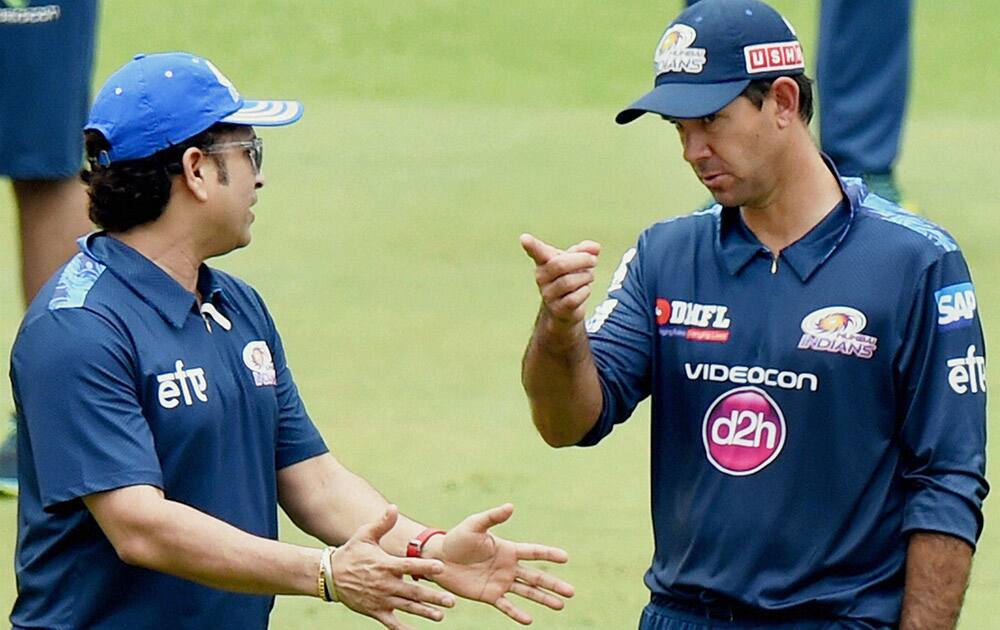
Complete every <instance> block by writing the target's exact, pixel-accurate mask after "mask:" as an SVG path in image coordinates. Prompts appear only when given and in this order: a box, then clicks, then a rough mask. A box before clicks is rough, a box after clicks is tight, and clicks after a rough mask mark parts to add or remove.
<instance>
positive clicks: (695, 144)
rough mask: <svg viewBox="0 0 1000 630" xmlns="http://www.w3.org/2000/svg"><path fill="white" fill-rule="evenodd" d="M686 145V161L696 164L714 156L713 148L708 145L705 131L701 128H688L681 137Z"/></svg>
mask: <svg viewBox="0 0 1000 630" xmlns="http://www.w3.org/2000/svg"><path fill="white" fill-rule="evenodd" d="M681 143H682V144H683V145H684V161H685V162H687V163H689V164H694V163H696V162H698V161H699V160H704V159H706V158H709V157H711V156H712V148H711V147H710V146H709V145H708V139H707V138H706V137H705V133H704V132H702V131H701V130H699V129H687V130H685V132H684V135H683V137H682V138H681Z"/></svg>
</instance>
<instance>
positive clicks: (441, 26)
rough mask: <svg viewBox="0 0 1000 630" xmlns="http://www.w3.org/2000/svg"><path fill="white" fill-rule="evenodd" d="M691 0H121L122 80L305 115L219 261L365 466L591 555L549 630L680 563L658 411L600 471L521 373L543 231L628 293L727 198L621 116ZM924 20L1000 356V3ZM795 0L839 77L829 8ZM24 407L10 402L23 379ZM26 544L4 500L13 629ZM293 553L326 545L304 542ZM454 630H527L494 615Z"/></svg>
mask: <svg viewBox="0 0 1000 630" xmlns="http://www.w3.org/2000/svg"><path fill="white" fill-rule="evenodd" d="M679 4H680V2H651V1H648V0H642V1H635V2H629V3H627V4H619V3H607V2H601V1H599V0H571V1H569V2H551V3H542V2H525V1H523V0H512V1H510V2H502V3H498V2H487V1H484V0H463V1H459V0H412V1H410V2H381V3H374V2H364V1H361V0H341V1H338V2H324V1H321V0H310V1H301V2H295V3H279V2H265V1H263V0H253V1H248V0H239V1H238V0H219V1H216V2H211V3H209V2H187V3H166V2H158V1H153V0H129V1H128V2H126V1H124V0H107V1H106V2H104V3H103V4H102V12H101V24H100V45H99V53H98V60H97V70H96V73H95V83H97V84H99V83H100V81H101V80H103V78H104V77H106V76H107V75H108V74H109V73H110V72H112V71H113V70H114V69H115V68H117V67H118V66H120V65H121V64H122V63H124V62H125V61H126V60H128V59H129V58H130V57H131V55H132V54H134V53H135V52H139V51H145V52H154V51H162V50H176V49H184V50H191V51H195V52H198V53H200V54H203V55H205V56H207V57H209V58H210V59H212V60H213V61H214V62H215V63H216V64H217V65H218V66H219V67H220V68H221V69H222V70H223V72H225V73H226V74H227V75H228V76H229V77H230V78H231V79H232V80H233V81H234V83H235V84H236V85H237V86H239V88H240V90H241V91H242V92H243V93H244V95H246V96H247V97H250V98H254V97H262V98H268V97H277V98H282V97H290V98H298V99H301V100H302V101H304V102H305V104H306V115H305V117H304V118H303V119H302V121H301V122H300V123H299V124H298V125H295V126H293V127H290V128H287V129H278V130H267V129H263V130H261V135H262V136H263V137H264V138H265V141H266V143H267V150H266V153H267V159H266V161H265V169H266V170H265V172H266V174H267V177H268V184H267V186H266V187H265V190H263V191H262V193H261V201H260V203H259V204H258V206H257V207H256V211H257V214H258V218H257V222H256V223H255V226H254V234H255V236H254V243H253V244H252V246H251V247H250V248H248V249H246V250H243V251H240V252H237V253H234V254H231V255H230V256H227V257H226V258H223V259H221V260H218V261H216V264H217V265H218V266H220V267H222V268H224V269H226V270H229V271H232V272H234V273H236V274H238V275H240V276H242V277H243V278H245V279H247V280H248V281H249V282H251V283H252V284H253V285H255V286H256V287H257V289H258V290H259V291H260V292H261V293H262V294H263V295H264V296H265V298H266V299H267V300H268V303H269V305H270V307H271V310H272V312H273V314H274V316H275V319H276V320H277V322H278V324H279V326H280V328H281V330H282V333H283V336H284V340H285V345H286V348H287V351H288V354H289V357H290V361H291V364H292V366H293V369H294V370H295V373H296V376H297V381H298V384H299V387H300V389H301V390H302V393H303V396H304V398H305V400H306V402H307V404H308V406H309V409H310V411H311V413H312V415H313V417H314V418H315V420H316V422H317V424H318V425H319V426H320V428H321V430H322V431H323V433H324V435H325V436H326V438H327V440H328V443H329V444H330V446H331V447H332V449H333V450H334V452H335V453H336V454H337V456H338V457H339V458H340V459H341V460H342V461H344V462H345V463H346V464H347V465H348V466H350V467H351V468H352V469H354V470H355V471H357V472H359V473H361V474H362V475H364V476H366V477H367V478H369V479H370V480H371V481H372V482H373V483H374V484H375V485H376V486H377V487H379V488H380V489H381V490H382V491H383V492H384V493H385V494H387V496H389V497H390V498H391V499H392V500H394V501H397V502H398V503H399V504H400V505H401V506H402V508H403V509H404V511H406V512H407V513H409V514H411V515H412V516H414V517H416V518H419V519H422V520H425V521H427V522H429V523H434V524H438V525H442V526H450V525H451V524H453V523H454V522H456V521H457V520H459V519H460V518H461V517H462V516H464V515H465V514H466V513H468V512H470V511H474V510H480V509H484V508H486V507H489V506H491V505H494V504H497V503H500V502H503V501H506V500H511V501H513V502H514V503H515V505H516V506H517V512H516V513H515V516H514V518H513V520H512V522H511V523H510V524H508V525H506V526H504V527H502V528H501V529H500V530H499V532H500V533H501V534H503V535H504V536H507V537H510V538H514V539H521V540H537V541H542V542H547V543H551V544H557V545H560V546H563V547H565V548H566V549H567V550H569V552H570V554H571V558H572V559H571V564H570V565H568V566H566V567H563V568H558V569H554V571H555V572H557V573H558V574H559V575H561V576H563V577H565V578H567V579H569V580H570V581H572V582H573V583H574V584H575V585H576V587H577V590H578V595H577V596H576V597H575V598H574V599H573V600H572V601H571V602H570V603H569V606H568V608H567V610H565V611H564V612H562V613H558V614H557V613H549V612H546V611H544V610H541V609H540V608H539V607H537V606H532V605H530V604H526V607H527V608H529V609H530V610H531V612H532V613H534V614H535V616H536V626H537V627H540V628H567V629H568V628H602V629H610V628H615V629H617V628H631V627H634V626H635V620H636V619H637V617H638V613H639V610H640V608H641V606H642V605H643V603H644V601H645V599H646V597H647V594H646V591H645V589H644V588H643V586H642V582H641V576H642V572H643V571H644V570H645V568H646V566H647V564H648V561H649V557H650V555H651V552H652V542H651V533H650V526H649V508H648V462H647V459H648V456H647V453H648V438H647V433H648V420H647V419H646V416H647V413H648V412H647V408H646V407H645V406H643V407H641V408H640V410H639V411H637V413H636V414H635V418H634V419H633V420H632V421H631V422H629V423H628V424H626V425H625V426H623V427H621V428H619V429H618V430H617V431H616V432H615V434H614V436H612V437H611V438H609V439H608V440H607V441H606V442H605V443H604V444H602V447H601V448H598V449H590V450H563V451H553V450H551V449H548V448H547V447H545V446H544V445H543V444H542V442H541V440H540V439H538V438H537V437H536V435H535V434H534V431H533V429H532V428H531V423H530V420H529V418H528V411H527V404H526V403H525V400H524V397H523V395H522V393H521V389H520V384H519V358H520V354H521V350H522V348H523V345H524V342H525V341H526V339H527V336H528V334H529V331H530V327H531V322H532V319H533V317H534V312H535V309H536V305H537V297H536V294H535V291H534V286H533V280H532V270H531V264H530V262H529V261H528V259H527V258H525V257H524V255H523V254H522V253H521V251H520V248H519V246H518V243H517V235H518V234H519V233H520V232H522V231H531V232H533V233H535V234H536V235H539V236H540V237H542V238H546V239H549V240H551V241H553V242H556V243H560V244H569V243H572V242H576V241H577V240H579V239H582V238H594V239H596V240H599V241H601V242H602V243H603V244H604V246H605V252H606V253H605V256H604V259H603V262H602V265H601V267H600V271H599V278H598V281H597V286H599V287H602V288H603V286H606V284H607V280H608V279H609V277H610V274H611V272H612V271H613V269H614V267H615V266H616V264H617V257H618V256H619V255H620V253H621V252H622V251H624V249H626V248H627V247H628V246H629V245H630V244H631V243H632V241H633V240H634V239H635V237H636V235H637V234H638V233H639V231H641V230H642V229H643V228H644V227H646V226H647V225H649V224H650V223H652V222H654V221H656V220H658V219H659V218H662V217H665V216H670V215H675V214H682V213H686V212H688V211H690V210H691V209H692V208H693V207H694V206H695V205H696V204H698V203H699V202H701V201H702V200H703V199H704V198H705V196H706V195H705V192H704V190H703V189H701V188H700V186H699V185H698V183H697V181H696V180H695V179H694V178H693V177H692V176H691V175H690V173H689V171H688V169H687V167H686V166H685V165H684V163H683V162H682V161H681V159H680V150H679V147H678V144H677V141H676V140H675V139H674V133H673V131H672V130H671V129H670V128H669V127H667V126H665V125H663V124H662V123H660V122H658V121H656V120H641V121H639V122H638V123H636V124H634V125H631V126H629V127H625V128H618V127H617V126H616V125H614V123H613V122H612V116H613V115H614V113H615V112H616V111H617V110H618V109H619V108H620V107H621V106H623V105H626V104H627V103H629V102H630V100H631V99H632V98H633V97H635V96H638V95H639V94H640V93H641V92H643V91H644V90H645V89H647V87H648V86H649V85H650V79H651V76H650V72H649V70H650V66H651V64H650V58H651V52H652V49H653V46H654V45H655V43H656V41H657V38H658V37H659V35H660V33H661V32H662V29H663V26H664V25H665V24H666V23H667V22H668V21H669V19H670V18H671V17H672V16H673V14H674V13H675V12H676V10H677V9H678V8H679ZM915 4H916V7H915V15H914V44H915V47H914V57H915V64H914V74H913V90H912V97H911V107H910V114H909V118H908V121H907V127H906V132H905V138H904V147H903V152H902V160H901V163H900V165H899V169H898V170H899V177H900V180H901V182H902V184H903V187H904V189H905V192H906V194H907V197H908V198H910V199H912V200H914V201H915V202H916V203H917V204H918V205H919V207H920V209H921V211H922V212H923V213H924V214H925V215H927V216H929V217H930V218H932V219H934V220H936V221H938V222H940V223H942V224H943V225H944V226H945V227H947V228H948V229H949V230H950V231H952V233H953V234H954V235H955V236H956V237H957V239H958V240H959V242H960V243H962V245H963V249H964V251H965V253H966V256H967V258H968V259H969V263H970V266H971V268H972V271H973V274H974V277H975V280H976V282H977V294H978V297H979V303H980V305H981V311H982V312H983V313H984V317H985V320H986V321H985V326H986V332H987V337H988V342H989V344H990V346H991V347H996V346H995V345H994V342H995V341H996V327H995V326H994V325H993V324H992V321H993V319H992V318H991V314H992V313H995V312H997V309H998V308H1000V295H998V292H1000V273H998V272H1000V262H998V261H997V259H996V256H995V249H996V244H997V243H998V236H1000V227H998V224H997V221H996V216H995V214H994V213H995V212H996V210H997V209H996V203H997V202H996V181H997V164H998V163H1000V150H998V149H997V143H998V142H1000V75H998V74H997V73H996V72H993V71H992V70H990V69H992V68H996V67H998V65H1000V51H998V49H997V48H996V47H995V46H994V45H993V44H994V42H993V41H992V39H993V38H992V37H991V32H990V30H989V29H986V28H983V26H984V25H987V24H992V23H993V20H994V17H995V8H994V7H993V5H992V3H991V2H989V0H967V1H966V2H962V3H945V2H920V3H915ZM775 5H776V6H777V7H778V8H779V9H780V10H782V11H783V12H784V13H785V15H786V16H787V17H788V18H789V19H790V20H791V21H792V23H793V24H796V26H797V27H798V29H799V34H800V36H801V37H802V39H803V42H804V44H805V46H806V52H807V57H808V59H809V61H810V64H812V61H813V57H814V53H815V46H814V41H815V34H816V13H817V6H818V2H817V1H816V0H811V1H806V2H801V1H800V2H794V1H792V0H780V1H776V2H775ZM873 36H878V33H877V32H876V33H873ZM848 62H850V60H845V63H848ZM810 67H812V66H810ZM16 220H17V219H16V214H15V212H14V210H13V200H12V198H11V197H10V194H9V192H7V191H4V193H3V194H0V266H2V269H4V273H3V274H0V295H2V296H4V297H3V299H2V300H0V331H5V332H3V333H2V334H0V353H2V354H3V355H4V356H6V355H7V353H8V351H9V347H10V343H11V342H12V340H13V336H14V333H15V330H16V327H17V323H18V321H19V318H20V312H21V306H20V304H19V303H18V301H17V300H16V299H15V298H14V296H16V295H18V291H17V273H16V270H17V258H16V252H17V242H16V239H15V236H14V234H15V228H16ZM594 303H595V302H594V300H593V299H592V301H591V306H593V304H594ZM81 360H86V358H85V357H81ZM996 383H997V381H996V379H994V378H991V379H990V384H991V386H995V384H996ZM0 397H2V398H3V399H7V400H9V385H8V384H7V383H6V382H3V383H2V384H0ZM994 417H995V414H992V413H991V420H990V424H991V426H993V425H994V424H995V418H994ZM991 450H992V452H994V453H996V448H995V447H993V448H992V449H991ZM994 460H995V458H991V464H992V462H993V461H994ZM990 470H991V473H992V474H991V475H990V476H991V477H995V472H996V470H997V468H996V466H995V465H991V469H990ZM995 503H996V501H995V499H992V498H991V499H990V500H988V501H987V505H986V516H987V528H986V530H985V533H984V534H983V538H982V540H981V542H980V547H979V552H978V554H977V557H976V563H975V568H974V571H973V577H972V585H971V587H970V590H969V595H968V598H967V603H966V606H965V611H964V614H963V621H962V624H961V627H962V628H965V629H978V628H987V627H990V624H991V621H990V620H991V619H992V618H993V616H992V614H991V604H992V601H993V600H994V599H995V598H996V597H997V596H998V595H1000V533H998V530H997V528H996V526H995V524H994V523H993V522H992V521H993V520H994V519H995V518H996V517H997V516H1000V511H998V510H997V509H995V507H994V506H995ZM15 531H16V503H15V502H12V501H6V502H2V503H0V557H2V558H7V559H8V562H7V565H6V566H7V568H6V569H4V570H3V571H0V607H2V608H4V609H9V605H10V603H11V602H12V601H13V598H14V596H15V588H14V579H13V572H12V569H11V562H10V559H11V558H12V556H13V552H14V541H15ZM282 537H283V539H285V540H289V541H295V542H302V543H308V542H309V541H308V539H307V538H306V537H305V536H303V535H301V534H300V533H298V532H297V531H296V530H295V529H294V527H292V526H291V525H290V524H289V523H288V521H287V520H283V528H282ZM411 623H413V624H414V625H416V626H418V627H421V628H423V627H431V626H432V624H431V623H429V622H420V621H411ZM318 626H329V627H337V628H359V629H362V628H375V627H378V626H377V624H376V623H375V622H373V621H371V620H368V619H364V618H361V617H358V616H356V615H353V614H350V613H348V612H346V611H345V610H343V609H341V608H338V607H328V606H324V605H322V604H320V603H319V602H318V601H316V600H312V599H305V598H290V597H287V598H279V599H278V600H277V604H276V607H275V611H274V613H273V615H272V627H275V628H291V629H298V628H309V627H318ZM444 627H452V628H483V629H493V628H509V627H512V625H511V622H508V621H507V620H506V619H505V618H503V617H502V615H500V614H499V613H497V612H495V611H492V610H490V609H488V608H485V607H483V606H478V605H475V604H471V603H467V602H466V603H460V605H459V607H458V608H457V609H456V610H454V611H452V612H450V613H449V614H448V620H447V621H446V622H445V626H444Z"/></svg>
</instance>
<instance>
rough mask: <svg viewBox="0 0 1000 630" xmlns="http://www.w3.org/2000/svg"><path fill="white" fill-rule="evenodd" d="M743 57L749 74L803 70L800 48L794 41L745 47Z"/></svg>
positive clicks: (803, 64)
mask: <svg viewBox="0 0 1000 630" xmlns="http://www.w3.org/2000/svg"><path fill="white" fill-rule="evenodd" d="M743 56H744V58H745V60H746V63H747V72H748V73H750V74H757V73H759V72H774V71H776V70H796V69H798V68H805V62H804V61H803V59H802V46H800V45H799V43H798V42H794V41H793V42H778V43H773V44H755V45H753V46H747V47H745V48H744V49H743Z"/></svg>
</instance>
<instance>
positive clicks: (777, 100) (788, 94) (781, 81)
mask: <svg viewBox="0 0 1000 630" xmlns="http://www.w3.org/2000/svg"><path fill="white" fill-rule="evenodd" d="M767 97H768V98H769V99H771V100H772V101H773V102H774V114H775V119H776V120H777V123H778V128H779V129H784V128H786V127H788V126H789V125H791V124H792V123H794V122H795V121H797V120H799V84H798V83H796V82H795V81H794V80H793V79H791V78H789V77H778V78H777V79H775V80H774V83H772V84H771V91H770V92H768V96H767Z"/></svg>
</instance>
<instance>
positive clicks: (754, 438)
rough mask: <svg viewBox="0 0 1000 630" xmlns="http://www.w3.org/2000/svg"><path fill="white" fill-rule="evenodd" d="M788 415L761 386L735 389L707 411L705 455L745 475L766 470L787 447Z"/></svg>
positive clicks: (718, 465) (721, 466)
mask: <svg viewBox="0 0 1000 630" xmlns="http://www.w3.org/2000/svg"><path fill="white" fill-rule="evenodd" d="M785 433H786V426H785V416H784V414H783V413H782V412H781V408H780V407H778V404H777V403H776V402H774V399H773V398H771V397H770V396H768V395H767V393H766V392H765V391H764V390H762V389H760V388H757V387H753V386H746V387H737V388H735V389H731V390H729V391H728V392H726V393H725V394H722V395H721V396H719V397H718V398H716V399H715V401H714V402H713V403H712V404H711V405H710V406H709V408H708V411H706V412H705V420H704V422H703V424H702V440H703V441H704V444H705V455H706V456H707V457H708V461H709V462H711V464H712V465H713V466H715V467H716V468H717V469H718V470H720V471H722V472H724V473H726V474H727V475H733V476H736V477H742V476H746V475H752V474H754V473H756V472H759V471H761V470H763V469H764V468H765V467H767V466H768V465H769V464H771V462H773V461H774V460H775V459H777V458H778V455H780V454H781V450H782V448H784V446H785Z"/></svg>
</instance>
